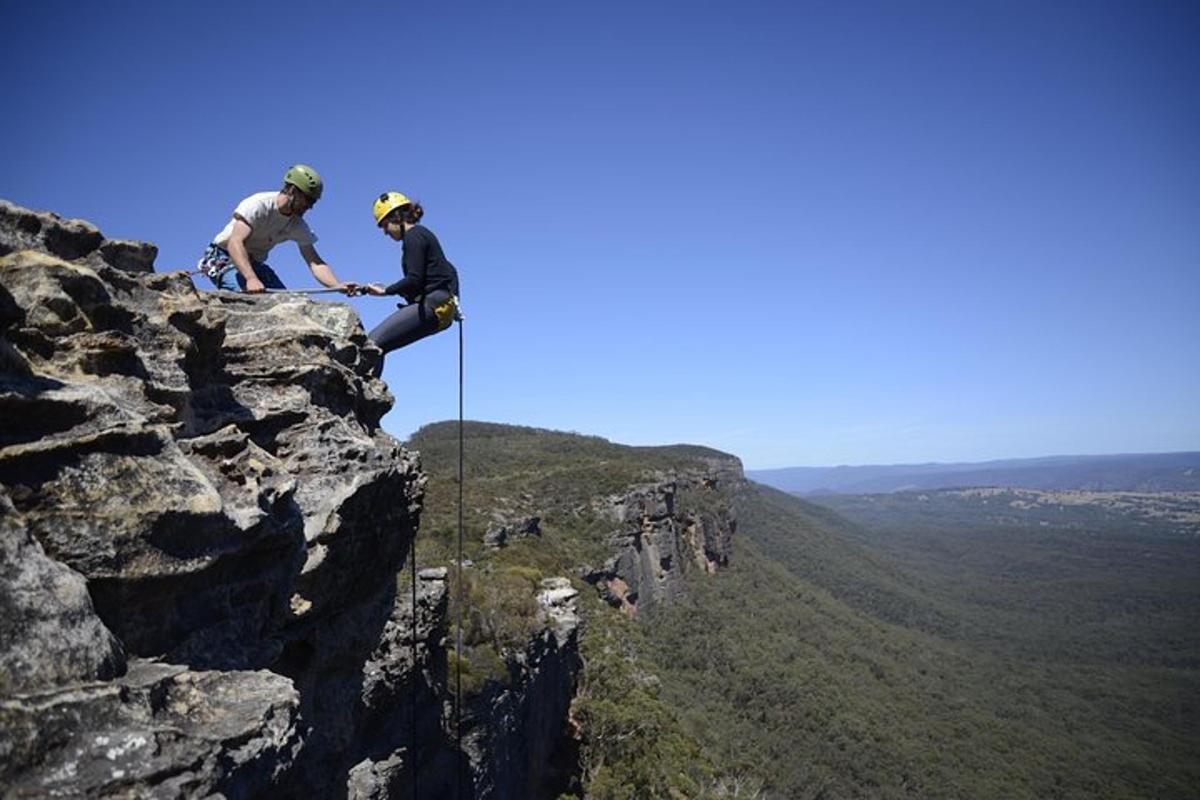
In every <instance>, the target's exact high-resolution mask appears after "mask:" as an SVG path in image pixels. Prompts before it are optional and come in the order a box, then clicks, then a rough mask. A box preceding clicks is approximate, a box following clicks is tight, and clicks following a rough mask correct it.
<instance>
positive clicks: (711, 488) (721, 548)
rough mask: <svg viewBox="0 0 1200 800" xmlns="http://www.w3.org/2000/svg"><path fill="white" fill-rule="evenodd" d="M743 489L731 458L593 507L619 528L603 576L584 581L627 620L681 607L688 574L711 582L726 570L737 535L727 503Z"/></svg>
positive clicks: (589, 572) (595, 572) (596, 573)
mask: <svg viewBox="0 0 1200 800" xmlns="http://www.w3.org/2000/svg"><path fill="white" fill-rule="evenodd" d="M744 483H745V478H744V477H743V476H742V471H741V465H740V463H738V462H737V460H736V459H732V458H731V459H729V461H728V462H716V463H714V464H712V465H711V468H709V469H703V470H693V471H686V472H681V473H677V474H675V475H671V476H663V478H662V479H661V480H658V481H656V482H654V483H650V484H647V485H645V486H641V487H638V488H635V489H634V490H633V491H630V492H628V493H625V494H619V495H613V496H610V497H604V498H599V499H597V500H596V501H594V503H593V508H594V509H595V510H596V511H597V512H598V513H599V514H601V515H602V516H604V517H605V518H608V519H610V520H611V521H612V522H613V523H615V524H616V526H617V528H616V530H614V531H613V533H612V536H611V538H610V540H609V542H610V545H611V547H612V548H613V550H614V551H615V552H614V554H613V555H612V556H611V557H610V558H609V559H608V560H607V561H606V562H605V563H604V565H603V566H602V567H601V568H599V569H590V568H589V569H585V571H584V579H585V580H587V581H588V582H589V583H592V584H594V585H595V586H596V588H597V590H598V591H599V592H600V593H601V596H602V597H603V598H604V599H605V600H606V601H607V602H608V603H609V604H610V605H612V606H614V607H616V608H620V609H622V610H624V611H625V612H626V613H628V614H631V615H632V614H636V613H637V612H638V611H639V610H646V609H649V608H653V607H654V606H656V605H661V604H664V603H670V602H672V601H674V600H677V599H679V598H680V597H681V596H682V595H683V593H684V591H685V585H684V575H685V574H686V573H687V572H688V571H689V570H693V569H695V570H700V571H702V572H706V573H710V574H711V573H714V572H716V571H717V569H718V568H720V567H724V566H727V565H728V564H729V559H730V557H731V555H732V553H733V535H734V532H735V531H736V530H737V516H736V513H735V511H734V509H733V507H732V504H731V503H730V496H731V494H732V493H735V492H736V491H737V490H738V489H739V488H740V487H741V486H742V485H743V484H744Z"/></svg>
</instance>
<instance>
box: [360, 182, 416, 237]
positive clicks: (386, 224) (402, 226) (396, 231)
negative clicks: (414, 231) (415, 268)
mask: <svg viewBox="0 0 1200 800" xmlns="http://www.w3.org/2000/svg"><path fill="white" fill-rule="evenodd" d="M372 212H373V214H374V217H375V224H376V225H378V226H379V227H380V228H381V229H382V230H383V232H384V233H386V234H387V235H388V236H391V237H392V238H393V239H397V240H399V239H403V238H404V231H405V230H407V228H408V226H410V225H415V224H417V223H418V222H420V221H421V217H423V216H425V209H423V208H421V204H420V203H416V202H413V201H412V200H410V199H409V198H408V197H406V196H404V195H402V194H400V192H384V193H383V194H381V195H379V197H378V198H377V199H376V200H375V206H374V208H373V209H372Z"/></svg>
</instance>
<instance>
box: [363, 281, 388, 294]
mask: <svg viewBox="0 0 1200 800" xmlns="http://www.w3.org/2000/svg"><path fill="white" fill-rule="evenodd" d="M362 291H363V293H364V294H369V295H372V296H374V297H384V296H386V295H387V287H385V286H384V285H383V284H380V283H368V284H367V285H366V286H363V287H362Z"/></svg>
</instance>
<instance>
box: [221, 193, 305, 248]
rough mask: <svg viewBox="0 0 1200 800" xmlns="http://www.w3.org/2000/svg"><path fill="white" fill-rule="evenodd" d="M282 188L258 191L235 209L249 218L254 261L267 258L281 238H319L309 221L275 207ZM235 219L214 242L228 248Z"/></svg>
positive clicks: (248, 242) (248, 241)
mask: <svg viewBox="0 0 1200 800" xmlns="http://www.w3.org/2000/svg"><path fill="white" fill-rule="evenodd" d="M278 194H279V192H259V193H258V194H252V195H250V196H249V197H247V198H246V199H245V200H243V201H242V202H240V203H238V206H237V208H236V209H234V213H235V214H237V215H238V216H239V217H241V218H242V219H244V220H246V224H247V225H249V226H250V235H249V236H247V237H246V252H247V253H249V254H250V258H251V259H252V260H254V261H266V260H267V253H269V252H271V248H272V247H274V246H275V245H277V244H279V243H280V242H286V241H288V240H291V241H293V242H297V243H299V244H301V245H306V244H312V243H313V242H315V241H317V235H316V234H315V233H313V232H312V228H310V227H308V223H307V222H305V221H304V220H303V219H301V218H300V217H297V216H295V215H293V216H290V217H289V216H285V215H284V214H280V213H279V209H278V208H276V207H275V197H276V195H278ZM233 223H234V220H233V219H230V220H229V224H228V225H226V226H225V227H224V228H222V229H221V232H220V233H218V234H217V235H216V237H215V238H214V239H213V244H215V245H217V246H218V247H221V248H225V249H228V247H229V238H230V237H231V236H233Z"/></svg>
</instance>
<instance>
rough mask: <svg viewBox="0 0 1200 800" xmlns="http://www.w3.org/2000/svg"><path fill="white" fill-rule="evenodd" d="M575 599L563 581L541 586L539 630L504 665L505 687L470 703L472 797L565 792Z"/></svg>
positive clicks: (575, 660) (575, 655)
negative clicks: (567, 722) (505, 665)
mask: <svg viewBox="0 0 1200 800" xmlns="http://www.w3.org/2000/svg"><path fill="white" fill-rule="evenodd" d="M578 595H579V592H578V590H577V589H575V588H573V587H572V586H571V582H570V581H569V580H567V579H566V578H550V579H547V580H545V581H543V582H542V586H541V590H540V591H539V593H538V596H537V600H538V608H539V611H538V613H539V616H540V619H541V621H542V623H543V624H544V628H543V629H542V630H541V632H540V633H538V634H537V635H535V636H534V637H533V639H531V640H530V642H529V644H528V645H527V646H526V648H525V649H524V650H523V651H522V652H519V653H516V654H515V655H514V657H512V658H510V659H509V660H508V668H509V676H508V681H507V683H506V684H497V683H492V684H490V685H489V686H488V687H487V689H486V690H485V691H484V692H481V693H480V694H479V695H477V696H476V697H474V698H473V699H472V702H471V707H470V709H469V711H468V717H467V719H466V720H465V725H466V727H467V729H468V733H467V735H466V737H465V739H464V742H465V749H466V752H467V754H468V756H469V757H470V761H471V773H472V785H473V790H474V792H475V795H474V796H475V797H479V798H493V799H494V800H501V798H510V797H522V798H526V797H528V798H533V797H558V796H559V794H560V793H562V792H565V791H567V789H568V788H571V786H572V780H573V779H574V778H575V771H576V769H577V764H576V757H577V753H576V750H575V742H574V740H573V739H572V738H571V737H570V736H569V735H566V732H565V730H564V727H565V726H564V720H566V718H567V713H568V710H569V708H570V704H571V699H572V698H573V696H574V694H575V685H576V681H577V678H578V675H579V671H580V669H581V668H582V666H583V664H582V661H581V659H580V656H579V642H578V636H579V627H580V619H579V615H578V612H577V610H576V607H575V601H576V598H577V597H578Z"/></svg>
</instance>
